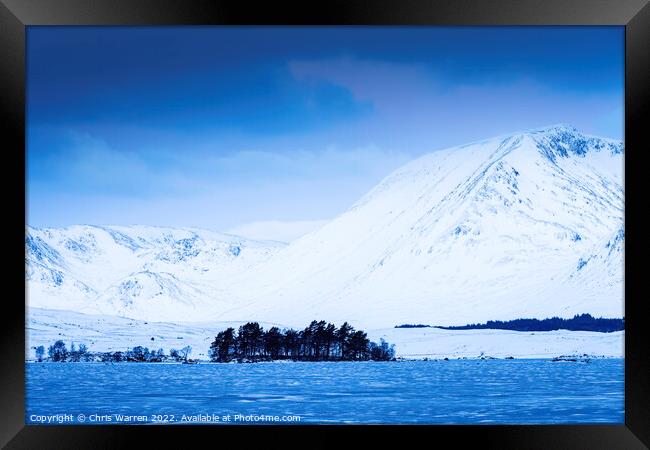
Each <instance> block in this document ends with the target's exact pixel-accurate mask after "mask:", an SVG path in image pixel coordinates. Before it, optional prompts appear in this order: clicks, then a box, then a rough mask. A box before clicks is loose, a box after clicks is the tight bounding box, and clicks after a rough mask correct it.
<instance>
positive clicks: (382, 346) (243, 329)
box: [210, 320, 395, 362]
mask: <svg viewBox="0 0 650 450" xmlns="http://www.w3.org/2000/svg"><path fill="white" fill-rule="evenodd" d="M210 359H211V360H212V361H214V362H230V361H264V360H279V359H286V360H292V361H367V360H374V361H390V360H393V359H395V350H394V345H389V344H388V343H387V342H386V341H384V340H383V339H381V341H380V343H379V344H376V343H374V342H370V340H369V339H368V336H367V335H366V333H365V332H364V331H361V330H356V331H355V329H354V328H353V327H352V326H351V325H350V324H348V323H347V322H346V323H344V324H343V325H341V326H340V327H339V328H337V327H336V326H335V325H333V324H331V323H327V322H325V321H323V320H321V321H320V322H318V321H315V320H314V321H313V322H312V323H310V324H309V326H307V327H306V328H305V329H304V330H301V331H296V330H293V329H288V330H280V329H279V328H278V327H272V328H270V329H268V330H266V331H265V330H264V329H263V328H262V327H260V325H259V324H258V323H257V322H249V323H247V324H245V325H242V326H240V327H239V330H237V332H235V329H234V328H228V329H227V330H224V331H222V332H220V333H219V334H217V336H216V337H215V339H214V341H213V342H212V344H211V345H210Z"/></svg>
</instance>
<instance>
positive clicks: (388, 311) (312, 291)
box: [222, 126, 624, 327]
mask: <svg viewBox="0 0 650 450" xmlns="http://www.w3.org/2000/svg"><path fill="white" fill-rule="evenodd" d="M622 172H623V146H622V144H621V143H620V142H614V141H610V140H606V139H599V138H594V137H589V136H584V135H582V134H580V133H578V132H577V131H576V130H574V129H572V128H570V127H563V126H558V127H551V128H546V129H542V130H535V131H531V132H525V133H514V134H512V135H508V136H504V137H498V138H494V139H489V140H486V141H482V142H478V143H474V144H470V145H466V146H462V147H457V148H452V149H448V150H443V151H438V152H434V153H431V154H429V155H426V156H424V157H422V158H420V159H417V160H415V161H413V162H411V163H410V164H407V165H406V166H404V167H402V168H401V169H398V170H397V171H395V172H394V173H392V174H390V175H389V176H388V177H387V178H386V179H384V180H383V181H382V182H381V183H380V184H379V185H378V186H376V187H375V188H374V189H373V190H372V191H371V192H369V193H368V194H367V195H366V196H365V197H363V198H362V199H361V200H360V201H359V202H358V203H357V204H356V205H354V206H353V207H352V208H351V209H350V210H349V211H347V212H346V213H344V214H342V215H341V216H339V217H337V218H336V219H335V220H333V221H332V222H330V223H329V224H327V225H325V226H324V227H322V228H321V229H319V230H318V231H316V232H314V233H311V234H309V235H307V236H305V237H303V238H301V239H299V240H298V241H296V242H294V243H293V244H292V245H290V246H289V247H287V248H285V249H284V250H282V251H280V252H279V253H278V254H277V255H275V256H274V258H273V260H272V261H269V263H268V264H263V265H261V266H259V267H258V268H257V270H256V273H255V277H256V283H250V284H245V286H246V287H250V289H248V290H247V292H245V293H244V292H242V295H243V296H244V297H251V298H252V299H253V301H252V302H251V303H250V304H247V305H244V306H243V307H242V308H241V309H240V310H239V311H238V314H236V313H237V312H236V311H229V312H228V313H227V314H224V315H223V316H222V317H236V316H237V315H238V316H239V317H254V318H257V319H260V320H262V319H264V320H276V321H279V320H281V319H282V318H285V317H295V322H297V323H304V322H305V321H308V320H309V319H310V318H312V317H323V318H325V319H326V320H331V321H336V322H341V321H343V320H349V321H352V322H353V323H359V324H364V325H365V326H368V327H379V326H385V325H394V324H398V323H414V322H418V323H420V322H424V323H433V324H464V323H468V322H480V321H485V320H488V319H495V318H497V319H501V320H507V319H514V318H517V317H531V316H532V317H540V318H543V317H550V316H553V315H560V316H564V317H567V316H572V315H573V314H576V313H581V312H589V313H591V314H594V315H605V316H611V317H621V316H623V288H622V280H623V272H622V249H623V238H624V234H623V206H624V205H623V197H624V195H623V186H622ZM584 261H587V264H586V265H584ZM255 290H257V292H256V291H255Z"/></svg>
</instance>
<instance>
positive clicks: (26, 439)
mask: <svg viewBox="0 0 650 450" xmlns="http://www.w3.org/2000/svg"><path fill="white" fill-rule="evenodd" d="M238 24H247V25H273V24H279V25H292V24H302V25H353V24H354V25H447V26H450V25H491V26H492V25H494V26H496V25H622V26H625V30H626V32H625V36H626V37H625V41H626V59H625V61H626V69H625V72H626V73H625V83H626V88H625V147H626V149H625V152H626V158H625V160H626V163H625V177H624V181H625V195H626V207H625V228H626V240H627V243H626V249H625V299H626V304H625V311H626V312H625V315H626V318H625V319H626V332H625V424H624V425H580V426H571V425H553V426H490V425H486V426H417V427H412V426H401V427H372V431H371V432H369V431H368V427H360V426H343V427H342V426H327V427H315V426H298V427H295V426H294V427H287V428H283V427H275V426H274V427H266V426H262V427H260V426H253V427H247V428H246V436H249V430H254V431H257V432H262V433H264V434H266V435H268V436H273V438H274V440H275V441H276V442H278V440H279V443H282V442H283V441H282V439H284V438H291V439H294V438H296V439H298V438H303V437H305V433H306V432H309V433H318V434H319V438H318V439H319V440H318V441H317V442H318V443H319V444H321V445H323V444H325V443H326V442H328V441H330V442H331V443H332V444H333V445H334V444H335V443H336V442H337V441H338V442H340V438H341V436H340V434H341V433H342V432H345V433H346V434H347V433H349V432H353V433H354V432H358V433H366V434H368V436H371V435H372V436H374V437H379V438H388V437H391V436H394V435H398V434H402V433H405V434H409V435H410V436H413V434H414V433H417V435H418V437H421V438H425V439H427V441H428V442H431V443H433V444H434V445H435V444H437V443H439V442H444V441H443V439H444V440H446V441H447V442H454V444H455V445H461V447H462V446H463V444H473V445H481V446H487V447H496V448H502V449H505V448H527V449H533V448H540V449H548V448H589V449H599V448H603V449H605V448H607V449H612V448H644V447H647V446H650V373H649V370H648V359H649V353H650V352H649V348H650V347H648V345H647V343H648V342H650V339H648V327H646V326H644V325H645V324H644V321H645V317H644V315H643V313H644V310H645V307H644V306H645V305H644V303H645V301H644V297H643V296H642V295H641V293H642V292H643V289H642V287H641V280H642V277H643V271H644V268H643V265H642V261H643V259H644V258H643V253H644V250H645V249H647V248H650V247H648V246H647V245H646V242H645V240H644V237H645V236H644V233H645V230H644V228H645V227H644V224H643V221H642V220H640V219H641V217H642V213H643V210H644V208H643V207H642V204H643V200H644V195H643V193H644V191H645V190H644V189H643V187H644V184H645V183H646V182H647V180H646V178H647V177H644V176H643V175H644V173H643V171H644V170H645V167H648V166H647V165H645V164H643V163H641V159H642V158H643V156H644V152H646V153H647V152H648V151H649V149H650V147H649V146H648V141H647V140H646V139H644V134H645V133H644V125H645V126H647V117H648V104H649V101H648V87H649V86H650V80H649V74H650V49H649V48H648V43H650V5H649V4H648V0H609V1H607V0H546V1H544V0H517V1H513V0H482V1H481V0H431V1H418V0H381V1H379V0H375V1H373V2H367V1H360V0H348V1H338V0H337V1H335V0H327V1H319V2H297V3H296V4H292V3H289V2H287V3H284V4H281V3H277V2H260V3H259V4H253V3H250V2H247V1H238V2H237V1H221V0H212V1H209V0H194V1H189V0H185V1H184V0H93V1H89V0H0V42H1V47H0V48H1V49H2V50H1V51H2V57H1V59H0V85H1V87H0V92H1V100H2V101H1V102H0V105H1V114H2V117H1V118H0V123H2V125H3V128H4V129H5V131H4V133H3V135H2V137H3V140H4V141H5V143H6V144H5V145H3V152H2V161H3V162H4V171H3V175H4V176H3V177H2V179H3V182H4V183H5V186H4V187H5V189H4V190H3V191H2V192H3V193H5V198H6V199H7V198H8V199H9V200H11V201H10V202H7V201H6V200H5V218H13V220H14V221H17V222H19V224H16V226H15V227H13V228H12V231H10V232H8V233H7V236H8V239H7V241H6V243H5V244H6V245H5V247H4V248H5V254H6V255H7V257H8V258H9V257H11V261H12V263H11V264H8V266H9V267H12V269H11V270H10V271H8V272H5V277H4V282H5V289H4V292H3V297H4V302H3V303H4V304H3V312H4V317H5V320H4V323H3V327H2V341H1V342H2V348H3V351H2V352H0V358H2V366H3V369H2V371H1V372H0V389H2V410H3V415H2V421H0V444H1V445H3V447H4V448H30V449H35V448H115V447H126V446H128V444H129V443H131V442H132V441H133V439H135V438H136V437H140V436H142V435H145V438H146V439H147V440H155V441H158V442H160V445H162V446H163V447H166V446H169V445H170V444H172V443H174V442H176V443H178V445H177V448H183V447H184V446H186V445H187V442H188V439H189V438H190V437H191V438H194V437H200V438H202V439H208V441H207V442H212V443H215V444H217V443H219V442H220V440H221V439H223V437H224V435H225V434H233V435H238V436H241V434H242V430H241V429H233V428H232V427H223V426H216V427H209V426H208V427H206V426H184V427H178V426H176V427H161V426H146V427H145V426H136V427H133V426H130V427H129V426H42V425H41V426H37V425H25V421H24V408H25V407H24V370H25V367H24V364H25V363H24V354H23V351H22V349H24V348H25V320H24V319H25V310H24V302H23V303H21V300H20V293H21V292H23V294H24V287H25V286H24V285H21V283H22V282H21V281H20V280H21V277H23V275H24V273H23V274H21V273H20V269H19V268H18V267H19V263H18V261H19V260H20V258H21V257H20V255H21V254H24V251H25V250H24V244H23V243H22V242H23V241H22V239H24V232H25V225H26V220H25V210H26V209H25V193H26V192H25V153H24V152H25V79H24V78H25V27H26V26H29V25H238ZM20 224H22V228H21V225H20ZM14 261H15V263H14ZM634 262H639V264H634ZM14 270H15V273H14ZM9 285H10V286H11V287H12V288H13V289H12V290H11V291H9V290H7V289H6V286H9ZM9 292H17V294H16V295H13V293H12V294H11V295H10V294H9ZM637 293H639V294H637ZM646 298H647V296H646ZM23 300H24V299H23ZM235 428H236V427H235ZM284 435H286V436H284ZM230 437H235V436H230ZM449 439H451V441H449ZM221 442H222V441H221ZM312 442H313V441H312ZM163 444H164V445H163ZM154 445H155V444H154V443H153V442H152V443H151V446H154Z"/></svg>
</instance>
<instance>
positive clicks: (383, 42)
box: [27, 27, 624, 230]
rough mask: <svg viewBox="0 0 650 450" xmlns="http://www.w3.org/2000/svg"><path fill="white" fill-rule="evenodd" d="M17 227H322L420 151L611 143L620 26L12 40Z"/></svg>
mask: <svg viewBox="0 0 650 450" xmlns="http://www.w3.org/2000/svg"><path fill="white" fill-rule="evenodd" d="M27 58H28V59H27V183H28V186H27V189H28V203H27V207H28V217H27V219H28V223H29V224H30V225H32V226H39V227H47V226H65V225H71V224H77V223H86V224H124V225H128V224H149V225H167V226H198V227H203V228H209V229H215V230H230V229H233V228H237V227H241V226H244V225H247V224H251V223H256V222H266V223H269V221H274V222H273V223H274V224H276V225H277V224H278V223H281V222H296V221H299V222H300V223H302V224H304V223H307V222H309V221H318V220H323V219H328V218H331V217H334V216H336V215H337V214H339V213H341V212H343V211H344V210H346V209H347V208H348V207H349V206H350V205H351V204H352V203H354V202H355V201H356V200H357V199H358V198H359V197H360V196H362V195H363V194H364V193H365V192H366V191H368V190H369V189H370V188H372V187H373V186H374V185H375V184H376V183H377V182H379V181H380V180H381V179H382V178H383V177H384V176H386V175H387V174H388V173H389V172H391V171H392V170H394V169H396V168H397V167H399V166H400V165H402V164H403V163H405V162H407V161H409V160H410V159H413V158H415V157H417V156H419V155H422V154H424V153H428V152H431V151H434V150H436V149H440V148H445V147H449V146H453V145H458V144H464V143H467V142H470V141H473V140H477V139H482V138H486V137H490V136H494V135H498V134H502V133H507V132H511V131H516V130H521V129H528V128H537V127H540V126H545V125H551V124H555V123H567V124H571V125H574V126H575V127H577V128H578V129H580V130H581V131H583V132H586V133H590V134H596V135H601V136H606V137H612V138H616V139H621V138H622V135H623V109H624V108H623V98H624V94H623V82H624V29H623V28H622V27H532V28H519V27H507V28H503V27H502V28H498V27H493V28H473V27H452V28H440V27H438V28H435V27H411V28H407V27H381V28H375V27H348V28H345V27H312V28H308V27H305V28H296V27H294V28H290V27H286V28H282V27H158V28H154V27H103V28H102V27H29V28H28V34H27Z"/></svg>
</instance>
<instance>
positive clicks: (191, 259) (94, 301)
mask: <svg viewBox="0 0 650 450" xmlns="http://www.w3.org/2000/svg"><path fill="white" fill-rule="evenodd" d="M25 245H26V249H25V251H26V254H25V262H26V269H25V270H26V279H27V293H28V294H27V295H28V298H27V302H28V304H29V306H31V307H47V308H56V309H66V310H72V311H80V312H84V311H87V312H94V313H103V314H116V315H122V316H129V317H141V318H149V319H152V320H153V319H155V318H158V319H164V318H168V319H169V318H173V319H175V320H201V319H202V318H204V314H205V312H206V311H208V310H210V309H211V308H214V307H215V306H216V307H218V306H219V301H220V300H221V299H228V301H233V298H232V297H230V294H226V293H225V292H224V291H223V285H224V284H226V283H227V281H228V278H229V277H231V276H232V275H233V273H240V272H246V271H248V270H250V268H251V267H253V266H254V265H256V264H259V263H260V262H261V261H264V260H265V259H267V258H269V257H270V256H271V255H273V254H274V253H275V252H277V250H278V249H279V248H281V247H282V246H283V245H284V244H281V243H278V242H260V241H251V240H246V239H244V238H240V237H238V236H232V235H227V234H220V233H214V232H211V231H206V230H198V229H190V228H187V229H185V228H184V229H172V228H159V227H145V226H137V227H115V226H112V227H98V226H85V225H82V226H73V227H68V228H59V229H54V228H53V229H37V228H31V227H30V228H29V229H28V232H27V235H26V238H25Z"/></svg>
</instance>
